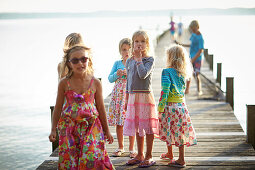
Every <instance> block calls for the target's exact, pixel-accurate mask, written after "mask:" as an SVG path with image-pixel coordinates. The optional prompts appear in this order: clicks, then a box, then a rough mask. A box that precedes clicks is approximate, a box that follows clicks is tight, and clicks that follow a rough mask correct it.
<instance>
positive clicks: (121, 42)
mask: <svg viewBox="0 0 255 170" xmlns="http://www.w3.org/2000/svg"><path fill="white" fill-rule="evenodd" d="M124 44H127V45H129V46H130V47H131V44H132V42H131V40H130V39H129V38H123V39H122V40H120V43H119V52H120V53H121V47H122V46H123V45H124Z"/></svg>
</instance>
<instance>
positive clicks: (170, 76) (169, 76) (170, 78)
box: [158, 45, 197, 167]
mask: <svg viewBox="0 0 255 170" xmlns="http://www.w3.org/2000/svg"><path fill="white" fill-rule="evenodd" d="M191 73H192V67H191V64H190V60H189V57H188V55H186V54H185V49H184V48H183V47H181V46H178V45H176V46H174V47H172V48H170V49H169V50H167V68H166V69H163V71H162V77H161V86H162V91H161V97H160V99H159V105H158V111H159V136H160V140H162V141H164V142H166V144H167V149H168V152H167V153H163V154H162V155H161V157H160V158H161V159H165V160H169V161H170V162H169V164H168V165H169V166H175V167H185V160H184V145H186V146H187V147H189V146H192V145H196V144H197V139H196V135H195V130H194V128H193V126H192V123H191V119H190V116H189V111H188V109H187V106H186V104H185V99H184V91H185V78H188V77H189V76H190V75H191ZM172 145H175V146H177V147H179V159H178V160H177V161H175V160H174V159H173V157H174V156H173V150H172Z"/></svg>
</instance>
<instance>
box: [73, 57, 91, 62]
mask: <svg viewBox="0 0 255 170" xmlns="http://www.w3.org/2000/svg"><path fill="white" fill-rule="evenodd" d="M88 59H89V58H88V57H81V58H73V59H71V60H69V62H71V63H72V64H78V63H79V61H81V62H82V63H86V62H87V61H88Z"/></svg>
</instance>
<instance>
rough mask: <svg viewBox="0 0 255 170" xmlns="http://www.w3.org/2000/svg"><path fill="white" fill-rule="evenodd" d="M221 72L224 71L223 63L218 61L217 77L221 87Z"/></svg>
mask: <svg viewBox="0 0 255 170" xmlns="http://www.w3.org/2000/svg"><path fill="white" fill-rule="evenodd" d="M221 73H222V64H221V63H217V79H216V81H217V82H218V83H219V84H220V87H221Z"/></svg>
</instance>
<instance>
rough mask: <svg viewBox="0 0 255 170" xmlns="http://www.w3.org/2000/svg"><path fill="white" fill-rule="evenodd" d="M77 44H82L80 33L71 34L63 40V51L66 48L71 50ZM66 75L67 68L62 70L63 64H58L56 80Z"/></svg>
mask: <svg viewBox="0 0 255 170" xmlns="http://www.w3.org/2000/svg"><path fill="white" fill-rule="evenodd" d="M77 44H84V43H83V39H82V36H81V34H80V33H71V34H69V35H68V36H67V37H66V39H65V43H64V48H63V50H64V51H65V50H67V49H68V48H71V47H73V46H74V45H77ZM66 74H67V68H66V69H64V63H63V62H60V63H59V64H58V80H59V81H60V80H61V79H62V78H63V77H65V76H66Z"/></svg>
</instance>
